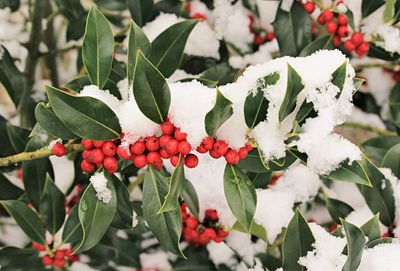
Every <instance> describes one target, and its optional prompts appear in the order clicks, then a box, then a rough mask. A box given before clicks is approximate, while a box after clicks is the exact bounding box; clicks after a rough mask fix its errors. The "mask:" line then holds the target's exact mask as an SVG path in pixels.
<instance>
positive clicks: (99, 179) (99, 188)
mask: <svg viewBox="0 0 400 271" xmlns="http://www.w3.org/2000/svg"><path fill="white" fill-rule="evenodd" d="M90 182H91V184H92V185H93V188H94V190H95V191H96V197H97V198H98V199H99V200H101V201H102V202H104V203H110V201H111V197H112V193H111V190H110V189H108V187H107V179H106V177H105V176H104V173H102V172H96V173H95V174H94V175H93V176H92V177H90Z"/></svg>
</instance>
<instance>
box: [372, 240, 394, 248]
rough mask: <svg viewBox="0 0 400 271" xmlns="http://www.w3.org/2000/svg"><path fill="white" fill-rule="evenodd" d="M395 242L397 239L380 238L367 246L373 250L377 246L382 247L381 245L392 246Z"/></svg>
mask: <svg viewBox="0 0 400 271" xmlns="http://www.w3.org/2000/svg"><path fill="white" fill-rule="evenodd" d="M394 240H396V239H395V238H389V237H384V238H379V239H376V240H374V241H372V242H369V243H368V244H367V248H373V247H375V246H377V245H381V244H390V243H392V242H393V241H394Z"/></svg>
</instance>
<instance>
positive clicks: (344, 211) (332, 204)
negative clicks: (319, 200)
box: [325, 198, 354, 223]
mask: <svg viewBox="0 0 400 271" xmlns="http://www.w3.org/2000/svg"><path fill="white" fill-rule="evenodd" d="M325 203H326V207H327V208H328V211H329V214H330V215H331V217H332V219H333V220H334V221H335V222H336V223H340V219H341V218H343V219H344V218H346V217H347V216H348V215H349V214H350V213H351V212H353V211H354V209H353V208H352V207H351V206H350V205H348V204H347V203H346V202H343V201H341V200H338V199H333V198H326V199H325Z"/></svg>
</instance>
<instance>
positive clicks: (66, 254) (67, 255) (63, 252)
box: [32, 242, 79, 268]
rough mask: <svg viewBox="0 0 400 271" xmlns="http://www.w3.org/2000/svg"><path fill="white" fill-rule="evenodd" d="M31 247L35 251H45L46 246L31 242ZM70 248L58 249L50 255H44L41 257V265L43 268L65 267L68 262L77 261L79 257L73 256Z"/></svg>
mask: <svg viewBox="0 0 400 271" xmlns="http://www.w3.org/2000/svg"><path fill="white" fill-rule="evenodd" d="M32 247H33V249H35V250H36V251H46V246H45V245H42V244H39V243H36V242H32ZM72 252H73V251H72V249H71V248H65V249H58V250H56V251H54V252H52V253H51V255H50V254H45V255H44V256H43V257H42V263H43V265H45V266H50V265H54V266H55V267H59V268H61V267H65V265H66V264H67V263H69V262H76V261H79V255H73V254H72Z"/></svg>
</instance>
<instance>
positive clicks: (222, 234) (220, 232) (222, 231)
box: [217, 229, 229, 238]
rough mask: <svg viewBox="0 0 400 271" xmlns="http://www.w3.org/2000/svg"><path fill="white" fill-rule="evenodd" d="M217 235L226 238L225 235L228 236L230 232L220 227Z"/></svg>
mask: <svg viewBox="0 0 400 271" xmlns="http://www.w3.org/2000/svg"><path fill="white" fill-rule="evenodd" d="M217 235H218V236H219V237H222V238H225V237H227V236H228V235H229V232H227V231H224V230H223V229H218V230H217Z"/></svg>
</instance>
